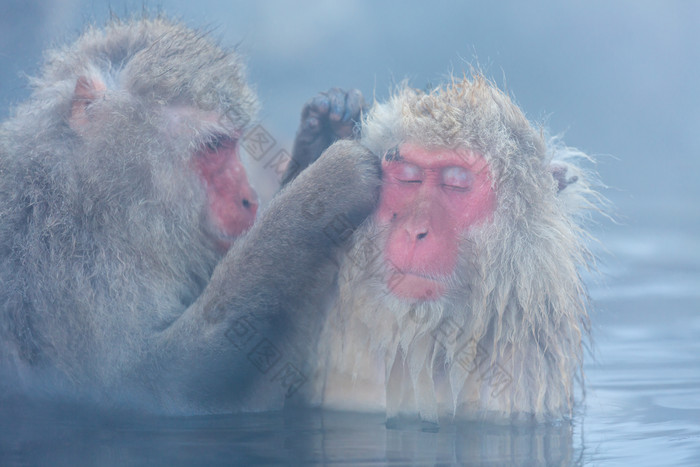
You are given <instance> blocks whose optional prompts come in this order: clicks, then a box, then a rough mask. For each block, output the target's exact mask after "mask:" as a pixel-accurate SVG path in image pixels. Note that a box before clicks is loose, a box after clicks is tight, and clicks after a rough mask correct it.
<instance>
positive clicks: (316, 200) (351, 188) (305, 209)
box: [281, 140, 381, 243]
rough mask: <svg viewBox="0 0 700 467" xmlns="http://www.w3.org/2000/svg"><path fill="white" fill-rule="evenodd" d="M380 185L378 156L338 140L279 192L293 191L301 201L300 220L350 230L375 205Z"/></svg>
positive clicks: (358, 146) (326, 228) (308, 223)
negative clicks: (286, 187) (287, 186)
mask: <svg viewBox="0 0 700 467" xmlns="http://www.w3.org/2000/svg"><path fill="white" fill-rule="evenodd" d="M380 185H381V167H380V162H379V159H378V158H377V157H376V156H375V155H374V154H372V153H371V152H370V151H369V150H368V149H367V148H365V147H364V146H362V145H360V144H359V143H358V142H356V141H351V140H342V141H337V142H335V143H334V144H332V145H331V146H330V147H329V148H328V149H327V150H326V151H325V152H324V153H323V155H322V156H321V157H320V158H319V159H318V160H317V161H316V162H314V163H313V164H311V165H310V166H309V168H308V169H307V170H305V171H304V172H303V173H302V174H301V175H300V176H299V177H298V178H297V179H296V180H295V181H294V182H293V183H292V184H291V185H290V186H289V188H288V189H286V190H285V191H284V194H282V193H281V195H282V196H289V195H288V194H287V193H288V192H293V193H294V194H293V196H294V198H295V200H296V201H297V202H301V219H302V220H303V222H304V223H305V224H307V225H308V226H314V225H315V227H312V228H314V229H315V230H318V229H320V230H322V231H324V232H325V233H326V234H328V231H329V229H330V230H333V229H334V228H335V229H336V230H337V229H339V228H341V226H343V228H344V229H346V230H349V231H352V230H354V229H355V228H356V227H357V226H358V225H359V224H360V223H361V222H362V221H363V220H364V219H365V217H367V215H369V213H370V212H371V211H372V210H373V209H374V208H375V206H376V204H377V201H378V198H379V188H380ZM348 235H349V234H348ZM336 243H338V242H336Z"/></svg>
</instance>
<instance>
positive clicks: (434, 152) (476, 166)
mask: <svg viewBox="0 0 700 467" xmlns="http://www.w3.org/2000/svg"><path fill="white" fill-rule="evenodd" d="M399 154H400V155H401V157H402V159H403V160H404V161H406V162H409V163H411V164H414V165H417V166H419V167H423V168H427V169H430V168H439V167H447V166H454V165H456V166H462V167H467V168H469V169H470V170H472V171H474V172H478V171H481V170H482V169H484V168H485V167H487V165H488V164H487V162H486V159H484V157H483V156H482V155H481V153H479V152H477V151H474V150H472V149H466V148H440V147H437V148H435V147H430V148H428V147H425V146H422V145H420V144H417V143H411V142H407V143H403V144H401V145H400V146H399Z"/></svg>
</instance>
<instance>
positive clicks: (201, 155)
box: [194, 136, 258, 251]
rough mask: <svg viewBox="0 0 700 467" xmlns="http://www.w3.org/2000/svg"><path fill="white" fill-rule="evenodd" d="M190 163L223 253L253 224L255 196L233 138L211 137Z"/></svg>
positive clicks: (255, 206)
mask: <svg viewBox="0 0 700 467" xmlns="http://www.w3.org/2000/svg"><path fill="white" fill-rule="evenodd" d="M194 164H195V167H196V169H197V171H198V173H199V174H200V176H201V177H202V179H203V181H204V184H205V187H206V191H207V200H208V202H209V216H210V222H211V224H212V226H211V227H212V228H213V229H214V231H215V235H214V236H215V238H214V240H215V241H216V243H217V246H218V247H219V249H221V250H222V251H225V250H227V249H228V248H229V247H230V246H231V243H232V241H233V240H234V238H235V237H237V236H238V235H240V234H242V233H243V232H245V231H246V230H248V228H250V226H251V225H253V221H254V220H255V214H256V212H257V210H258V199H257V195H256V193H255V191H254V190H253V188H252V187H251V186H250V184H249V183H248V178H247V177H246V173H245V169H244V168H243V164H242V163H241V160H240V158H239V157H238V145H237V141H236V140H235V139H232V138H230V137H227V136H220V137H217V138H214V139H213V140H212V141H211V142H210V143H208V144H207V145H206V146H205V147H204V148H203V149H202V150H200V151H199V152H198V153H197V154H196V155H195V158H194Z"/></svg>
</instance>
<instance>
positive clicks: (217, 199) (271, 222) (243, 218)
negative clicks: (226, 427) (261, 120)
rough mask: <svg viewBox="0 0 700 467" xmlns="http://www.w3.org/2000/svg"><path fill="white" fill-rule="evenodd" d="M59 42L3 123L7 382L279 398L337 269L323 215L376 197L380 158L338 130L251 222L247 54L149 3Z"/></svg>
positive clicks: (1, 315)
mask: <svg viewBox="0 0 700 467" xmlns="http://www.w3.org/2000/svg"><path fill="white" fill-rule="evenodd" d="M47 57H48V59H47V63H46V64H45V66H44V68H43V71H42V73H41V75H40V76H39V77H38V78H36V79H34V80H33V81H32V85H33V93H32V96H31V97H30V99H29V100H28V101H27V102H25V103H23V104H21V105H20V106H18V108H17V109H15V111H14V115H13V116H12V117H11V118H10V119H8V120H7V121H5V122H4V123H3V124H2V126H1V127H0V396H2V395H6V394H9V393H14V392H17V391H20V392H22V393H29V394H36V393H39V394H43V395H46V396H48V397H55V396H66V397H71V398H77V399H81V400H83V399H89V400H91V401H94V402H96V403H98V404H101V405H103V404H108V405H128V406H142V407H145V408H147V409H152V410H156V411H163V412H170V413H196V412H224V411H226V412H230V411H239V410H262V409H274V408H280V407H282V406H283V404H284V402H285V398H286V396H288V395H289V394H290V393H291V392H293V390H295V389H296V388H297V387H298V386H299V385H300V384H302V383H303V382H304V380H305V374H308V372H307V370H306V367H305V365H307V361H308V359H307V355H308V348H307V347H308V346H309V343H310V342H313V339H311V338H309V335H310V334H313V333H315V332H317V330H318V327H319V325H318V324H317V323H319V322H320V320H319V319H318V316H313V315H309V314H308V313H307V312H306V311H307V310H308V309H314V308H320V307H321V306H322V304H323V303H324V300H326V294H327V290H328V287H329V286H330V284H331V281H332V278H333V277H334V274H333V271H334V268H335V267H336V266H335V265H334V263H333V261H332V259H333V256H334V252H335V250H336V249H337V248H338V245H339V243H338V242H337V241H335V240H331V239H329V238H328V237H327V236H326V235H325V234H324V233H323V230H324V227H325V226H326V225H328V224H329V223H331V222H332V220H333V219H335V218H337V217H338V216H342V217H343V218H346V217H347V218H348V219H350V222H351V223H353V224H355V225H359V223H360V222H361V221H362V220H363V219H364V218H365V216H367V215H368V214H369V213H370V212H371V210H372V209H373V208H374V207H375V205H376V201H377V196H378V187H379V184H380V176H379V174H380V164H379V162H378V160H377V159H376V158H375V157H374V156H373V155H372V154H371V153H370V152H369V151H367V150H366V149H364V148H363V147H361V146H360V145H359V144H358V143H356V142H351V141H341V142H338V143H337V144H336V145H334V146H333V147H332V148H330V149H328V150H327V151H326V152H325V154H324V155H323V156H322V157H321V158H320V159H319V160H318V161H316V162H315V163H314V164H313V165H312V166H311V167H310V168H309V169H307V170H305V171H304V173H303V174H301V175H300V176H299V177H298V178H297V179H296V180H295V181H294V182H293V183H291V184H289V185H288V186H287V187H286V188H285V189H284V190H283V191H282V192H281V193H279V194H278V196H276V197H275V199H274V200H273V201H272V202H271V204H270V206H269V207H268V208H267V209H266V211H265V213H263V214H262V215H261V216H259V219H258V220H257V221H256V222H255V225H254V226H253V227H251V225H252V224H253V221H254V219H255V216H256V210H257V199H256V195H255V192H254V191H253V189H252V188H251V186H250V184H249V183H248V180H247V177H246V173H245V170H244V168H243V165H242V164H241V161H240V159H239V149H238V148H239V140H240V138H241V137H242V135H243V134H244V133H245V131H246V127H247V126H248V125H249V124H250V122H251V121H252V119H253V118H254V115H255V112H256V108H257V100H256V97H255V95H254V93H253V92H252V90H251V88H250V87H249V86H248V85H247V84H246V81H245V73H244V66H243V64H242V62H241V59H240V57H239V56H238V55H237V53H235V51H232V50H225V49H223V48H221V47H219V46H218V45H217V44H215V43H214V42H213V41H212V40H210V39H209V38H207V37H206V35H205V34H203V33H202V32H198V31H194V30H191V29H188V28H186V27H184V26H183V25H180V24H176V23H172V22H170V21H168V20H165V19H162V18H155V19H141V20H133V21H119V20H115V21H112V22H111V23H110V24H109V25H107V26H106V27H105V28H104V29H97V28H92V29H90V30H88V31H87V32H86V33H85V34H84V35H82V36H81V37H80V38H79V39H78V40H77V42H75V43H74V44H72V45H70V46H67V47H64V48H61V49H57V50H54V51H52V52H51V53H49V54H48V56H47ZM246 231H247V233H244V232H246ZM314 335H315V334H314Z"/></svg>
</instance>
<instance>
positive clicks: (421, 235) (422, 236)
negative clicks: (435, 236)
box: [416, 232, 428, 240]
mask: <svg viewBox="0 0 700 467" xmlns="http://www.w3.org/2000/svg"><path fill="white" fill-rule="evenodd" d="M427 235H428V232H421V233H419V234H418V235H416V238H417V239H418V240H423V239H424V238H425V237H426V236H427Z"/></svg>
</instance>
